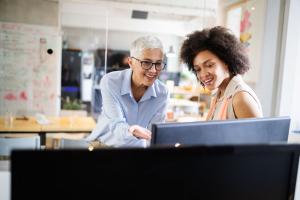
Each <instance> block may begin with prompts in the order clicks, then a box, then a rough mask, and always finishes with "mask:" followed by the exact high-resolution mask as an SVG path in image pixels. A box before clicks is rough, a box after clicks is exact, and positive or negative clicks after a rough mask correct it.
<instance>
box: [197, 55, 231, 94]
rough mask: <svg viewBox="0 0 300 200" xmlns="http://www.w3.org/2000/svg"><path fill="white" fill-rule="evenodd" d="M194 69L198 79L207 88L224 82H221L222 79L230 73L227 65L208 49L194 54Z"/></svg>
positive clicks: (216, 86) (210, 88)
mask: <svg viewBox="0 0 300 200" xmlns="http://www.w3.org/2000/svg"><path fill="white" fill-rule="evenodd" d="M194 69H195V71H196V73H197V77H198V79H199V80H200V81H201V82H202V83H203V84H204V85H205V87H206V88H207V89H209V90H214V89H216V88H219V87H220V86H222V84H225V83H223V81H224V79H226V78H229V77H230V75H231V73H230V72H229V70H228V66H227V65H226V64H225V63H224V62H223V61H221V60H220V59H219V58H218V56H216V55H215V54H213V53H212V52H210V51H208V50H205V51H201V52H199V53H198V54H197V55H196V56H195V58H194ZM225 87H226V86H225Z"/></svg>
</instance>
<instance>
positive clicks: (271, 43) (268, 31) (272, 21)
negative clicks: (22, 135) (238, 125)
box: [217, 0, 281, 117]
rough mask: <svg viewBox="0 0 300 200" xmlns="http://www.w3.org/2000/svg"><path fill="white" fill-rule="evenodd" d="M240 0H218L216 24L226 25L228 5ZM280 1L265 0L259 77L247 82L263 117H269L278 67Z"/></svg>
mask: <svg viewBox="0 0 300 200" xmlns="http://www.w3.org/2000/svg"><path fill="white" fill-rule="evenodd" d="M241 1H242V0H220V1H219V10H218V12H219V16H218V19H217V25H222V26H225V25H226V17H227V11H228V8H229V6H230V5H232V4H235V3H238V2H241ZM280 2H281V0H267V5H266V13H265V27H264V38H263V49H262V59H261V67H260V79H259V81H258V82H257V83H247V84H248V85H249V86H250V87H251V88H252V89H253V90H254V92H255V93H256V95H257V97H258V98H259V100H260V102H261V105H262V109H263V116H264V117H271V116H274V114H273V115H272V110H273V109H274V106H273V108H272V99H273V88H274V87H276V88H277V85H274V81H275V80H274V76H275V78H276V74H275V71H276V67H278V63H277V62H278V60H277V56H278V48H280V46H279V47H278V40H279V41H280V37H281V35H279V34H278V32H279V31H280V30H279V24H280Z"/></svg>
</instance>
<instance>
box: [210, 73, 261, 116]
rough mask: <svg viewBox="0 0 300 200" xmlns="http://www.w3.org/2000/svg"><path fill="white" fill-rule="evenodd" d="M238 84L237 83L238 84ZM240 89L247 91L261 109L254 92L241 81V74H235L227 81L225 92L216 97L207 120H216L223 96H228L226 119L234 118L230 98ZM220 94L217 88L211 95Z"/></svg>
mask: <svg viewBox="0 0 300 200" xmlns="http://www.w3.org/2000/svg"><path fill="white" fill-rule="evenodd" d="M238 84H239V85H238ZM241 91H246V92H248V93H249V94H250V95H251V96H252V97H253V98H254V100H255V101H256V102H257V106H258V108H259V109H260V110H261V111H262V109H261V105H260V102H259V100H258V98H257V96H256V94H255V93H254V91H253V90H252V89H251V88H250V87H249V86H248V85H247V84H246V83H245V82H244V81H243V78H242V76H241V75H239V74H238V75H236V76H234V77H233V78H232V79H231V80H230V82H229V83H228V85H227V87H226V90H225V93H224V95H223V96H222V97H221V98H218V99H217V102H216V105H215V108H214V110H213V111H212V114H211V116H210V118H209V119H208V120H217V117H218V113H219V109H220V106H221V103H222V100H223V99H224V98H230V100H229V102H228V110H227V119H236V116H235V113H234V110H233V106H232V99H233V97H234V95H235V94H236V93H238V92H241ZM219 95H220V90H219V89H218V90H217V91H216V92H215V93H214V94H213V95H212V97H218V96H219Z"/></svg>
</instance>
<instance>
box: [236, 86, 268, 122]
mask: <svg viewBox="0 0 300 200" xmlns="http://www.w3.org/2000/svg"><path fill="white" fill-rule="evenodd" d="M232 105H233V109H234V113H235V116H236V117H237V118H238V119H239V118H260V117H263V115H262V111H261V109H260V108H259V107H258V103H257V102H256V101H255V99H254V98H253V97H252V96H251V95H250V94H249V93H248V92H245V91H242V92H238V93H236V95H234V97H233V99H232Z"/></svg>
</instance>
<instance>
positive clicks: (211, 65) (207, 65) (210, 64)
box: [206, 64, 214, 68]
mask: <svg viewBox="0 0 300 200" xmlns="http://www.w3.org/2000/svg"><path fill="white" fill-rule="evenodd" d="M213 65H214V64H210V65H207V66H206V67H209V68H210V67H212V66H213Z"/></svg>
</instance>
